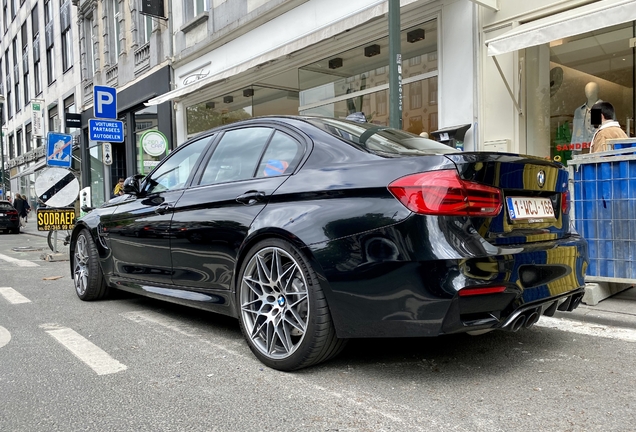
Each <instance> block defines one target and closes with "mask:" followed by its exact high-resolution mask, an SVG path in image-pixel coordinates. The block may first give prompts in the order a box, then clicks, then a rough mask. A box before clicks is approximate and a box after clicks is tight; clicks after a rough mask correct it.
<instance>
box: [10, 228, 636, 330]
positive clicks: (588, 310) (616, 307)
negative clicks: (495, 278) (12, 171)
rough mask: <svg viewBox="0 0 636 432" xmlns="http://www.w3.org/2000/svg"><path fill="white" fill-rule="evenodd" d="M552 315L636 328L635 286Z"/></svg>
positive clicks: (24, 231) (43, 234)
mask: <svg viewBox="0 0 636 432" xmlns="http://www.w3.org/2000/svg"><path fill="white" fill-rule="evenodd" d="M30 219H31V220H30V221H29V222H28V223H27V225H26V228H22V234H27V235H34V236H39V237H44V238H46V237H47V236H48V234H49V233H48V231H38V227H37V223H36V221H35V215H33V217H31V218H30ZM554 316H555V317H558V318H564V319H569V320H577V321H583V322H588V323H595V324H602V325H607V326H614V327H626V328H634V329H636V287H632V288H629V289H628V290H625V291H622V292H620V293H618V294H616V295H613V296H612V297H609V298H607V299H605V300H603V301H601V302H600V303H599V304H597V305H596V306H587V305H585V304H583V303H581V305H580V306H579V307H578V308H576V309H575V310H574V311H572V312H559V311H557V312H556V314H555V315H554Z"/></svg>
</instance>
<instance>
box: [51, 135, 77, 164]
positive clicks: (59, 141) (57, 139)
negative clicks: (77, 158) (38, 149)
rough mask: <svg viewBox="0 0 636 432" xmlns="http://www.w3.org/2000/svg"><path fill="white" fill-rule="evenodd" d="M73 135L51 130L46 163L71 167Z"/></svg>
mask: <svg viewBox="0 0 636 432" xmlns="http://www.w3.org/2000/svg"><path fill="white" fill-rule="evenodd" d="M72 150H73V137H72V136H71V135H68V134H61V133H56V132H49V133H48V135H47V144H46V164H47V165H48V166H53V167H64V168H70V167H71V151H72Z"/></svg>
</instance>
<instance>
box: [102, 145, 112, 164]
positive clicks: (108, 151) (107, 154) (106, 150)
mask: <svg viewBox="0 0 636 432" xmlns="http://www.w3.org/2000/svg"><path fill="white" fill-rule="evenodd" d="M102 161H103V162H104V165H112V164H113V145H112V144H111V143H104V144H102Z"/></svg>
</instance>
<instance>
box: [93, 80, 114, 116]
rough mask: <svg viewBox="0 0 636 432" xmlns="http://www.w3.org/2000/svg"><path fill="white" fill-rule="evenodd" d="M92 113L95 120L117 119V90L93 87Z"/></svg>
mask: <svg viewBox="0 0 636 432" xmlns="http://www.w3.org/2000/svg"><path fill="white" fill-rule="evenodd" d="M93 111H94V115H95V118H108V119H116V118H117V89H116V88H114V87H107V86H94V87H93Z"/></svg>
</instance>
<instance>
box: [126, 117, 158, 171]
mask: <svg viewBox="0 0 636 432" xmlns="http://www.w3.org/2000/svg"><path fill="white" fill-rule="evenodd" d="M134 116H135V146H136V149H137V150H136V154H137V170H138V172H139V173H140V174H148V173H149V172H150V171H151V170H152V169H153V168H154V167H156V166H157V165H158V164H159V162H160V161H161V160H162V159H163V158H164V157H165V154H163V155H162V156H151V155H149V154H147V153H146V152H144V151H142V149H141V146H140V138H141V136H142V135H143V134H144V132H146V131H149V130H158V129H159V127H158V117H157V106H156V105H153V106H150V107H147V108H144V109H142V110H140V111H137V112H135V113H134Z"/></svg>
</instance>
